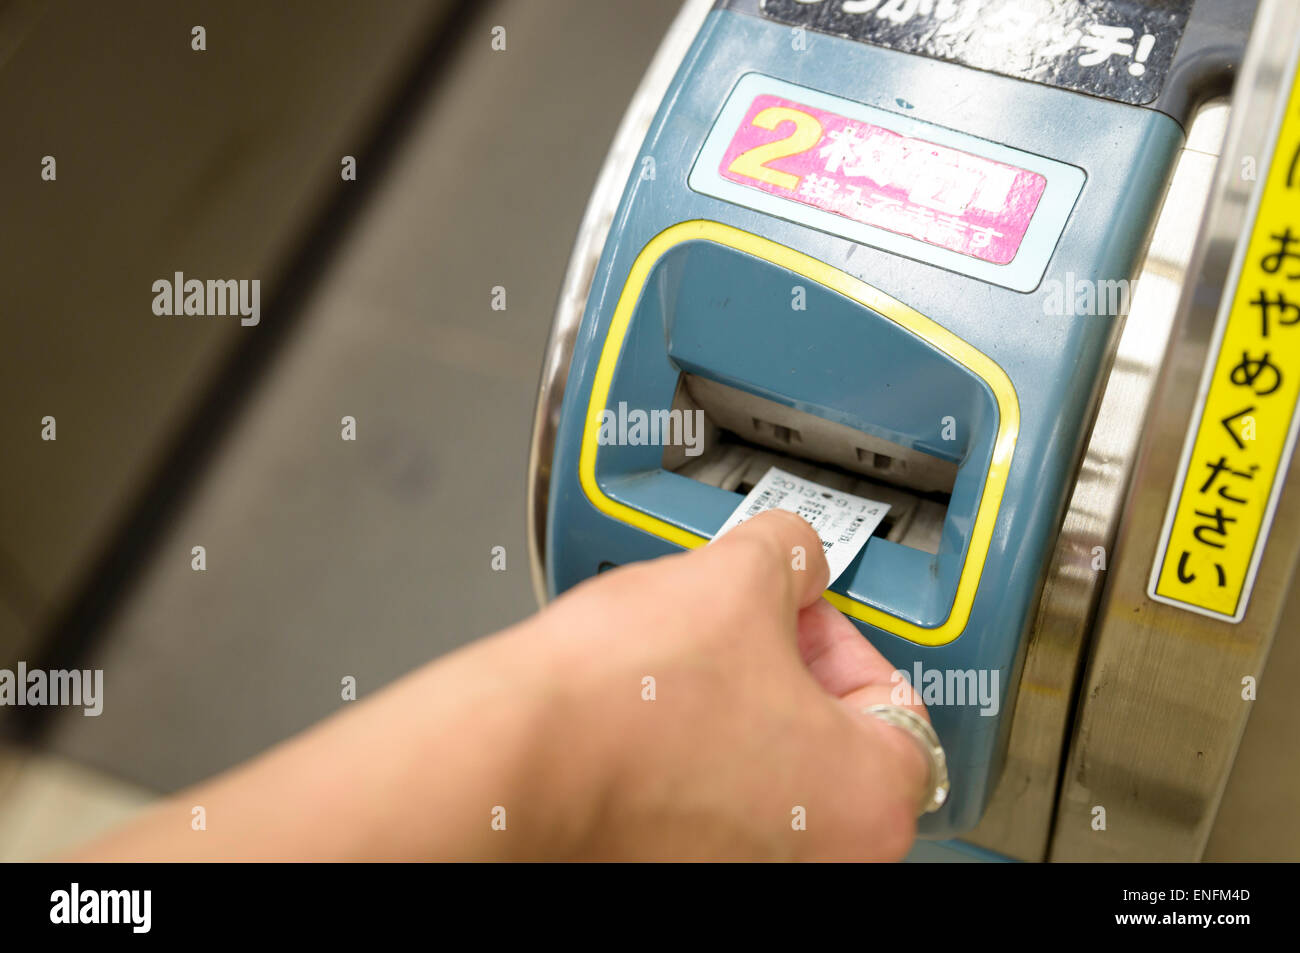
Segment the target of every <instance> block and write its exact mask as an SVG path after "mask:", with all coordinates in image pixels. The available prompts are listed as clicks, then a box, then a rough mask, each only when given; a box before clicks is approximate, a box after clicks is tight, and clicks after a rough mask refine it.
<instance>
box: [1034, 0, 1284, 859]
mask: <svg viewBox="0 0 1300 953" xmlns="http://www.w3.org/2000/svg"><path fill="white" fill-rule="evenodd" d="M1298 33H1300V5H1297V4H1295V3H1294V2H1292V0H1285V2H1270V3H1265V4H1263V5H1261V7H1260V12H1259V16H1258V20H1257V23H1256V28H1255V30H1254V33H1253V41H1252V46H1251V48H1250V50H1249V52H1248V55H1247V57H1246V62H1245V64H1244V66H1243V69H1242V73H1241V77H1240V79H1239V81H1238V85H1237V91H1236V93H1235V95H1234V99H1233V104H1234V106H1233V112H1232V115H1231V118H1230V121H1229V128H1228V133H1227V138H1226V141H1225V146H1224V150H1223V157H1224V158H1223V162H1222V163H1221V166H1220V168H1219V170H1218V173H1217V175H1216V181H1215V198H1214V200H1213V202H1212V205H1211V207H1210V210H1209V214H1208V217H1207V219H1206V228H1205V231H1204V233H1203V237H1202V239H1201V241H1200V242H1199V244H1198V248H1197V252H1196V255H1195V256H1194V258H1193V265H1192V273H1193V274H1196V275H1198V280H1197V282H1196V283H1195V285H1191V286H1188V288H1187V289H1186V290H1185V293H1184V301H1183V305H1182V309H1181V310H1180V317H1179V323H1178V325H1177V329H1176V332H1175V336H1174V339H1173V343H1172V345H1171V348H1170V352H1169V356H1168V359H1167V360H1166V361H1165V364H1164V368H1163V371H1162V374H1161V377H1160V380H1159V383H1158V385H1157V389H1156V396H1155V399H1154V401H1153V405H1152V408H1153V409H1152V412H1151V415H1150V418H1149V420H1148V426H1147V427H1146V436H1145V438H1144V441H1143V445H1142V447H1141V451H1140V455H1139V457H1138V462H1137V466H1136V468H1135V471H1134V478H1133V484H1132V489H1131V491H1130V493H1129V496H1128V500H1127V503H1126V507H1125V513H1124V517H1123V521H1122V523H1121V525H1120V529H1119V534H1118V536H1117V538H1116V545H1115V554H1116V558H1115V559H1114V560H1113V561H1112V563H1111V565H1110V568H1109V569H1108V571H1107V578H1106V589H1105V593H1104V595H1103V599H1102V603H1101V606H1100V609H1099V611H1098V616H1097V618H1098V623H1097V626H1096V628H1095V630H1094V636H1093V645H1092V648H1091V657H1090V659H1089V663H1088V669H1087V673H1086V675H1085V677H1084V683H1083V686H1082V690H1081V692H1080V696H1079V698H1080V701H1079V712H1078V716H1077V718H1076V720H1075V727H1074V735H1073V740H1072V744H1071V749H1070V756H1069V761H1068V765H1067V769H1066V773H1065V777H1064V780H1063V787H1062V793H1061V799H1060V803H1059V806H1058V810H1057V817H1056V823H1055V829H1054V833H1053V840H1052V847H1051V854H1050V856H1051V859H1053V860H1196V859H1198V858H1200V856H1201V854H1202V851H1203V849H1204V847H1205V843H1206V839H1207V837H1208V835H1209V831H1210V828H1211V826H1212V824H1213V822H1214V819H1215V813H1216V810H1217V807H1218V803H1219V800H1220V798H1221V796H1222V793H1223V790H1224V786H1225V784H1226V783H1227V780H1228V775H1229V772H1230V770H1231V768H1232V765H1233V761H1234V758H1235V756H1236V752H1237V747H1238V744H1239V741H1240V739H1241V735H1242V731H1243V729H1244V727H1245V724H1246V720H1247V718H1248V717H1249V713H1250V707H1251V702H1249V701H1246V700H1243V697H1242V678H1243V677H1244V676H1247V675H1249V676H1255V677H1257V678H1258V677H1259V676H1260V674H1261V670H1262V668H1263V664H1264V660H1265V657H1266V655H1267V652H1268V649H1269V645H1270V643H1271V641H1272V639H1273V634H1274V632H1275V631H1276V630H1277V628H1278V625H1279V622H1280V620H1281V618H1282V612H1283V608H1284V605H1285V602H1286V598H1287V595H1288V589H1289V587H1290V584H1291V581H1292V578H1293V576H1294V571H1295V566H1296V557H1297V553H1298V552H1300V534H1298V533H1297V532H1296V529H1297V527H1300V495H1297V493H1296V492H1295V488H1294V486H1290V487H1289V488H1288V489H1286V490H1284V492H1283V493H1282V495H1281V500H1280V505H1279V507H1278V510H1277V514H1276V521H1275V523H1274V526H1273V532H1272V534H1271V536H1270V538H1269V542H1268V546H1267V548H1266V550H1265V552H1264V556H1263V560H1262V562H1261V564H1260V569H1259V574H1258V576H1257V579H1256V584H1255V590H1254V594H1253V596H1252V599H1251V602H1250V606H1249V609H1248V610H1247V613H1246V615H1245V618H1244V619H1243V620H1242V622H1241V623H1240V624H1236V625H1233V624H1231V623H1227V622H1223V621H1218V620H1214V619H1210V618H1207V617H1204V616H1201V615H1197V614H1194V613H1191V612H1187V611H1185V610H1183V609H1180V608H1176V607H1173V606H1170V605H1164V604H1160V603H1156V602H1153V601H1151V600H1150V599H1148V597H1147V594H1146V586H1147V580H1148V576H1149V573H1150V570H1151V565H1152V561H1153V558H1154V554H1155V549H1156V545H1157V542H1158V540H1159V537H1160V531H1161V525H1162V521H1163V518H1164V515H1165V510H1166V506H1167V504H1168V501H1169V497H1170V492H1171V487H1172V483H1173V479H1174V475H1175V472H1176V469H1177V466H1178V461H1179V450H1180V448H1181V446H1182V444H1183V439H1184V436H1185V434H1186V432H1187V427H1188V424H1189V413H1190V410H1191V408H1192V406H1193V404H1194V401H1195V397H1196V392H1197V386H1198V383H1199V380H1200V377H1201V372H1202V368H1203V365H1204V362H1205V359H1206V353H1207V347H1208V342H1209V341H1210V339H1211V336H1212V334H1213V330H1214V324H1215V318H1216V315H1217V312H1218V305H1219V298H1220V292H1221V290H1222V289H1223V287H1224V284H1225V281H1226V280H1227V277H1228V274H1229V267H1230V262H1231V259H1232V255H1233V251H1234V248H1235V246H1236V243H1237V240H1238V237H1239V236H1240V235H1241V233H1242V228H1243V226H1244V225H1246V224H1247V222H1248V210H1249V208H1250V203H1251V198H1252V194H1253V192H1254V188H1255V185H1256V182H1255V181H1254V180H1253V178H1252V179H1250V180H1246V179H1244V178H1243V177H1242V175H1241V174H1240V170H1241V169H1242V168H1243V160H1244V159H1246V158H1247V157H1251V158H1253V159H1255V160H1257V161H1259V164H1260V165H1261V167H1262V166H1263V164H1264V162H1263V159H1264V158H1265V157H1266V155H1267V149H1268V147H1269V135H1270V132H1271V130H1272V128H1273V117H1274V115H1275V112H1276V110H1277V108H1278V104H1279V96H1285V94H1286V91H1285V89H1283V88H1282V87H1283V86H1284V82H1283V77H1284V75H1285V72H1286V71H1285V68H1284V67H1285V64H1287V63H1288V62H1289V61H1290V56H1291V53H1292V50H1293V49H1294V45H1295V42H1296V37H1297V34H1298ZM1260 175H1261V178H1262V175H1263V173H1262V171H1261V173H1260ZM1298 469H1300V467H1297V463H1296V461H1295V460H1293V461H1292V462H1291V466H1290V470H1289V472H1288V476H1289V477H1292V478H1294V477H1295V476H1296V474H1297V470H1298ZM1278 754H1279V755H1280V754H1281V753H1280V752H1279V753H1278ZM1097 808H1104V810H1105V826H1104V829H1099V827H1100V825H1099V824H1098V823H1097V821H1096V819H1097V817H1098V816H1099V815H1098V813H1097V812H1096V809H1097Z"/></svg>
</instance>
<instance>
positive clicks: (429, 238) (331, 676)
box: [46, 0, 675, 791]
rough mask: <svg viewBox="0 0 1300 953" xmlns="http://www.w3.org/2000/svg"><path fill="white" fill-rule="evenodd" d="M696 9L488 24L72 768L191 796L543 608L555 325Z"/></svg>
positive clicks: (123, 664) (121, 659)
mask: <svg viewBox="0 0 1300 953" xmlns="http://www.w3.org/2000/svg"><path fill="white" fill-rule="evenodd" d="M674 13H675V4H667V3H665V4H646V3H634V2H621V3H590V2H582V0H548V2H546V3H537V2H529V0H514V2H505V3H500V4H496V5H491V6H487V7H485V8H483V11H482V13H481V15H480V16H479V18H478V19H477V20H474V21H471V22H468V23H466V24H465V25H464V34H463V35H464V40H463V43H462V44H461V48H460V50H459V52H458V54H457V55H456V57H455V59H454V61H453V62H452V63H450V64H448V66H447V68H446V69H445V71H444V72H443V73H442V75H441V82H440V85H439V86H438V88H437V89H435V90H432V91H431V95H430V97H429V99H428V101H427V103H426V104H425V105H424V106H423V108H422V109H421V110H420V113H419V115H418V116H417V118H416V120H415V122H414V124H413V128H411V130H410V131H409V133H408V135H407V137H406V139H405V140H404V141H403V143H402V145H401V150H400V152H399V154H398V155H397V156H396V161H395V162H394V163H393V164H392V165H391V167H390V170H391V171H390V172H389V173H388V175H387V178H386V180H385V181H383V182H382V183H381V184H380V186H379V188H378V189H377V190H376V191H375V192H374V193H373V197H372V199H371V200H370V203H369V205H368V206H367V208H366V209H365V211H364V213H363V214H362V215H361V216H360V218H359V222H358V224H357V225H356V226H355V227H354V228H353V230H352V233H351V234H350V235H348V236H347V237H346V240H345V242H344V243H343V246H342V248H341V249H340V251H339V253H338V254H337V256H336V257H335V258H334V260H332V261H331V262H329V263H327V266H326V268H325V273H324V275H323V277H322V279H321V281H320V283H319V285H318V287H317V288H316V289H315V290H314V293H313V295H312V298H311V301H310V304H309V306H308V309H307V313H306V314H305V315H304V316H303V318H302V320H301V323H300V326H299V327H298V328H297V329H296V331H295V336H294V338H293V339H292V340H291V341H289V342H288V345H287V346H286V347H285V348H284V349H283V351H282V353H281V354H280V356H278V357H277V359H276V361H275V363H274V364H273V365H272V366H271V367H270V369H269V371H268V373H267V374H265V375H264V376H263V378H261V379H260V381H259V382H258V384H257V386H256V389H255V391H254V392H253V393H252V394H251V395H250V399H249V400H248V401H247V403H246V409H245V410H244V411H243V412H242V413H241V417H240V419H239V420H238V422H237V424H236V426H235V427H233V428H232V430H231V432H230V435H229V437H228V438H227V439H226V440H225V442H224V443H223V445H222V446H221V448H220V450H219V452H218V454H217V455H216V456H215V458H214V462H213V463H212V465H211V466H209V467H208V468H207V469H206V471H205V472H204V474H203V476H202V479H201V481H200V483H199V485H198V486H197V487H196V488H195V490H194V492H193V494H192V496H191V497H190V499H189V500H188V501H187V503H186V505H185V506H184V507H183V509H182V511H181V513H180V515H179V517H178V518H177V519H176V520H175V521H174V522H173V524H172V525H171V527H170V529H169V531H168V532H167V533H166V534H165V536H164V538H163V539H162V541H161V543H160V545H159V547H158V550H157V552H156V554H155V555H154V557H153V559H152V562H151V563H150V565H148V567H147V568H146V570H145V571H144V573H143V575H142V578H141V579H140V580H139V581H138V583H137V585H136V586H135V587H134V588H133V590H132V591H131V593H130V595H129V597H128V598H127V599H126V601H125V603H124V605H123V607H122V609H121V610H120V611H119V612H118V614H117V615H116V616H115V617H114V618H113V619H112V620H111V622H110V624H109V625H108V626H107V628H106V630H105V631H103V632H102V633H101V634H100V635H99V638H98V640H97V643H96V647H95V649H94V651H93V652H92V654H91V656H90V657H89V658H88V659H86V660H85V662H84V663H83V664H85V665H87V666H90V667H99V668H103V669H104V672H105V675H104V680H105V705H104V712H103V714H102V715H101V716H100V717H98V718H85V717H82V715H81V714H80V712H79V711H75V710H74V711H65V712H61V713H59V714H57V715H56V716H54V723H53V725H52V730H51V731H50V732H49V733H48V734H47V735H46V742H47V745H48V748H49V750H50V751H51V752H53V753H56V754H58V755H62V756H65V757H67V758H69V759H72V760H74V761H76V762H79V763H82V764H85V765H89V766H92V767H96V768H99V769H102V770H103V771H105V772H109V773H111V774H113V775H116V776H118V777H120V778H122V779H125V780H127V781H129V782H132V783H134V784H136V785H139V786H142V787H144V788H148V789H153V790H158V791H168V790H173V789H175V788H177V787H179V786H182V785H185V784H189V783H191V782H194V781H196V780H198V779H200V778H202V777H205V776H207V775H209V774H211V773H213V772H215V771H218V770H220V769H222V768H225V767H227V766H229V765H231V764H234V763H236V762H238V761H241V760H243V759H245V758H247V757H249V756H250V755H252V754H254V753H256V752H258V751H260V750H262V749H264V748H266V747H267V746H269V745H271V744H273V743H274V742H276V741H278V740H280V739H282V738H284V737H286V736H288V735H290V734H292V733H294V732H296V731H298V730H299V729H301V728H303V727H305V726H307V725H309V724H311V723H312V722H314V721H316V720H318V719H320V718H321V717H323V716H325V715H328V714H329V713H331V712H333V711H335V710H337V709H338V708H339V707H340V705H341V704H343V702H341V700H340V683H341V680H342V679H343V678H344V677H345V676H349V675H350V676H354V677H355V678H356V681H357V686H358V692H359V694H360V695H361V696H362V697H364V696H365V695H366V694H367V693H370V692H373V691H375V690H376V689H378V688H379V687H380V686H382V685H383V684H384V683H385V682H388V681H389V680H391V679H393V678H395V677H396V676H398V675H400V674H402V673H403V672H406V671H408V670H410V669H411V668H413V667H415V666H417V665H419V664H421V663H422V662H425V661H427V660H428V659H431V658H433V657H435V656H437V655H440V654H442V653H444V652H446V651H448V650H450V649H453V648H455V647H456V646H458V645H461V644H463V643H465V642H467V641H469V640H470V639H473V638H475V637H477V636H480V635H483V634H485V633H488V632H491V631H493V630H495V629H498V628H501V627H502V626H505V625H507V624H509V623H511V622H514V621H516V620H517V619H519V618H521V617H523V616H525V615H526V614H528V613H529V612H530V611H532V609H533V608H534V603H533V597H532V594H531V588H530V584H529V572H528V564H527V551H526V547H525V540H524V512H523V511H524V503H523V500H524V465H525V460H526V455H527V450H528V439H529V425H530V422H531V414H532V408H533V400H534V394H535V387H536V382H537V374H538V369H539V366H540V358H541V353H542V348H543V345H544V342H545V340H546V335H547V332H548V330H549V325H550V317H551V310H552V308H553V306H554V303H555V299H556V295H557V292H558V288H559V283H560V279H561V277H562V275H563V271H564V266H565V262H566V258H567V255H568V251H569V246H570V244H571V242H572V240H573V237H574V234H575V232H576V229H577V225H578V221H579V218H580V216H581V214H582V210H583V205H584V202H585V200H586V197H587V193H588V192H589V190H590V188H591V185H592V184H593V181H594V178H595V175H596V172H597V170H598V168H599V166H600V163H601V161H602V159H603V157H604V153H605V151H606V148H607V146H608V144H609V141H610V139H611V137H612V135H613V132H614V129H615V127H616V125H617V123H618V120H619V118H620V117H621V114H622V111H623V109H624V108H625V106H626V105H627V102H628V100H629V99H630V97H631V94H632V92H633V90H634V88H635V86H636V84H637V82H638V81H639V79H640V76H641V73H642V72H643V70H644V69H645V67H646V65H647V64H648V62H649V59H650V57H651V55H652V54H653V52H654V49H655V47H656V45H657V44H658V42H659V39H660V38H661V36H662V34H663V32H664V30H665V28H666V27H667V25H668V23H669V21H670V20H671V18H672V16H673V14H674ZM498 24H499V25H502V26H504V27H505V28H506V36H507V49H506V50H505V51H504V52H496V51H493V50H492V48H491V45H490V43H491V28H492V27H493V26H495V25H498ZM366 174H367V169H366V168H364V167H362V168H360V169H359V170H358V176H359V177H364V176H365V175H366ZM497 286H502V287H504V288H505V289H506V294H507V299H506V300H507V309H506V310H504V311H494V310H492V308H491V306H490V305H491V295H492V289H493V288H494V287H497ZM267 319H268V318H267V317H264V320H267ZM344 415H350V416H352V417H355V418H356V421H357V424H356V429H357V439H356V441H355V442H345V441H343V440H342V439H340V429H341V428H340V419H341V418H342V417H343V416H344ZM194 546H203V547H205V548H206V559H207V569H206V571H204V572H195V571H193V570H192V569H191V558H192V557H191V549H192V547H194ZM494 546H504V547H505V548H506V552H507V569H506V571H505V572H494V571H493V570H492V568H491V565H490V559H491V550H492V547H494ZM394 730H401V726H394Z"/></svg>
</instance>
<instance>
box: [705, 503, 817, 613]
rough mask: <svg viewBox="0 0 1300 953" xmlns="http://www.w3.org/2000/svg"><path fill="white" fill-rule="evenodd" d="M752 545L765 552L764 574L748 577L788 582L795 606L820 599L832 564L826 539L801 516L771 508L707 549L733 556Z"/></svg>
mask: <svg viewBox="0 0 1300 953" xmlns="http://www.w3.org/2000/svg"><path fill="white" fill-rule="evenodd" d="M745 546H752V547H756V548H759V549H760V550H761V551H762V553H763V569H764V570H765V571H764V573H763V578H762V579H760V580H748V581H750V582H757V583H759V584H761V585H772V584H779V583H780V582H784V583H786V585H785V586H783V589H784V590H785V591H787V592H789V593H791V594H792V596H793V598H794V603H795V604H794V607H793V608H795V609H802V608H804V607H806V606H809V605H812V604H813V603H814V602H816V601H817V600H818V599H819V598H821V595H822V593H823V592H825V591H826V587H827V585H829V584H830V567H829V566H827V565H826V554H825V553H824V552H823V551H822V541H821V539H819V538H818V536H817V533H816V532H815V531H814V530H813V528H812V527H811V526H809V525H808V522H807V521H806V520H805V519H804V518H803V517H801V516H798V515H796V514H794V513H790V512H787V511H785V510H767V511H766V512H763V513H759V514H758V515H757V516H755V517H754V518H753V519H749V520H746V521H745V522H743V523H741V524H740V525H739V526H737V527H736V528H735V529H733V530H731V531H729V532H728V533H727V534H726V535H725V536H721V537H718V538H717V539H716V540H715V541H714V543H713V544H711V545H710V546H709V547H708V548H707V550H706V552H708V553H710V554H711V555H712V556H713V557H714V558H717V559H721V560H729V559H730V558H731V557H732V555H733V554H734V553H735V552H737V551H738V550H740V549H741V547H745Z"/></svg>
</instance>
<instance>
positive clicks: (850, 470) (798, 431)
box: [663, 374, 957, 553]
mask: <svg viewBox="0 0 1300 953" xmlns="http://www.w3.org/2000/svg"><path fill="white" fill-rule="evenodd" d="M673 409H674V410H680V411H683V412H684V413H685V412H693V411H695V410H701V411H703V412H704V424H705V426H704V431H703V444H702V446H703V449H702V452H700V453H699V454H698V455H697V456H688V455H687V454H686V452H685V448H684V447H682V446H680V445H677V446H672V445H670V446H667V447H665V448H664V457H663V466H664V469H666V470H671V471H673V472H675V473H678V474H680V475H682V476H684V477H689V478H690V479H692V480H698V481H700V482H701V483H707V484H708V485H710V486H716V487H720V488H722V489H724V490H731V491H733V492H736V493H740V494H745V493H748V492H749V490H750V489H751V488H752V487H753V485H754V484H755V483H757V482H758V480H759V479H760V478H761V477H762V476H763V474H764V473H766V472H767V470H768V469H769V468H771V467H774V466H775V467H780V468H781V469H782V470H787V471H789V472H790V473H794V474H796V475H798V476H801V477H804V478H806V479H809V480H814V481H816V482H817V483H820V484H822V485H823V486H828V487H831V488H832V489H837V490H844V491H846V492H849V493H855V494H857V495H859V496H865V497H868V498H870V499H873V500H879V501H880V502H882V503H888V504H889V506H890V509H889V515H888V516H887V517H886V518H885V520H884V522H883V523H881V525H880V527H879V528H878V529H877V530H876V535H878V536H883V537H884V538H886V539H888V540H890V541H891V542H895V543H899V544H900V545H903V546H909V547H911V548H913V549H919V550H922V551H924V552H928V553H937V552H938V550H939V540H940V538H941V536H942V534H943V522H944V518H945V516H946V515H947V512H948V498H949V496H950V494H951V493H952V486H953V481H954V480H955V479H956V476H957V464H956V463H953V462H951V461H948V460H941V459H939V458H938V457H934V456H931V455H929V454H925V453H920V452H918V451H916V450H912V449H909V448H907V447H903V446H900V445H898V444H895V443H892V442H890V441H888V440H882V439H880V438H879V437H874V436H871V435H870V434H866V433H863V432H861V431H859V430H854V429H853V428H852V427H847V426H845V425H844V424H839V423H836V422H834V421H831V420H827V419H825V418H823V417H817V416H815V415H813V414H808V413H804V412H802V411H798V410H793V409H791V408H789V407H786V406H783V405H781V404H777V403H774V402H773V401H770V400H766V399H764V398H762V397H756V396H755V395H753V394H749V393H746V392H745V391H741V390H737V389H736V388H734V387H728V386H727V385H725V384H719V383H718V382H716V381H711V380H707V379H706V378H702V377H696V376H694V375H691V374H683V375H682V376H681V378H680V380H679V381H678V384H677V392H676V395H675V396H674V399H673Z"/></svg>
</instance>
